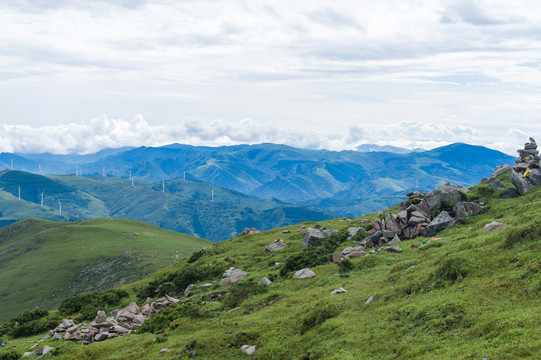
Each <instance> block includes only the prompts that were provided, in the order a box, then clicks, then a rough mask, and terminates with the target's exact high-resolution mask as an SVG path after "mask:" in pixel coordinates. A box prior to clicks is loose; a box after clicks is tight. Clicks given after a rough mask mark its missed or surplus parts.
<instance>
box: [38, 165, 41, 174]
mask: <svg viewBox="0 0 541 360" xmlns="http://www.w3.org/2000/svg"><path fill="white" fill-rule="evenodd" d="M38 172H39V174H40V175H41V163H40V164H39V171H38Z"/></svg>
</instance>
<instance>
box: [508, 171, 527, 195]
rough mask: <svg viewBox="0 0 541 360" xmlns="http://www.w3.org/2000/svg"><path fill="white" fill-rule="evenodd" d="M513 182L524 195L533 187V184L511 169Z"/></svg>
mask: <svg viewBox="0 0 541 360" xmlns="http://www.w3.org/2000/svg"><path fill="white" fill-rule="evenodd" d="M511 183H512V184H513V185H514V186H515V188H516V189H517V191H518V193H519V194H520V195H524V194H525V193H526V192H527V191H528V190H530V189H531V188H532V184H531V183H530V182H529V181H527V180H526V179H524V177H523V176H522V175H520V174H519V173H517V172H516V171H514V170H513V171H511Z"/></svg>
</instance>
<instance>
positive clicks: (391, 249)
mask: <svg viewBox="0 0 541 360" xmlns="http://www.w3.org/2000/svg"><path fill="white" fill-rule="evenodd" d="M383 250H384V251H388V252H394V253H401V252H402V248H401V247H400V246H389V247H384V248H383Z"/></svg>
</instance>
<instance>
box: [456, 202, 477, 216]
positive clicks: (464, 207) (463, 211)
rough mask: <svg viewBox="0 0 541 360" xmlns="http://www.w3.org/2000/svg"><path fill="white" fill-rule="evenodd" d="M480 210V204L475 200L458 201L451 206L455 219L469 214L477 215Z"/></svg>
mask: <svg viewBox="0 0 541 360" xmlns="http://www.w3.org/2000/svg"><path fill="white" fill-rule="evenodd" d="M480 212H481V205H480V204H479V203H475V202H465V201H460V202H458V203H457V204H456V205H455V206H453V213H454V214H455V219H456V220H458V219H462V218H465V217H467V216H470V215H478V214H479V213H480Z"/></svg>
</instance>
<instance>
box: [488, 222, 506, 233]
mask: <svg viewBox="0 0 541 360" xmlns="http://www.w3.org/2000/svg"><path fill="white" fill-rule="evenodd" d="M506 226H507V225H505V224H502V223H499V222H497V221H493V222H491V223H490V224H486V225H485V232H489V231H496V230H501V229H503V228H504V227H506Z"/></svg>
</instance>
